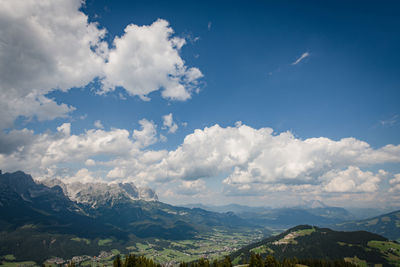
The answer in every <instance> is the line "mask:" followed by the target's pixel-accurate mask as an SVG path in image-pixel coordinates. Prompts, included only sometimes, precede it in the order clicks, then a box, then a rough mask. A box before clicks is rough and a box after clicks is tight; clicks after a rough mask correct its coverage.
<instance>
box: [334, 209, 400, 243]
mask: <svg viewBox="0 0 400 267" xmlns="http://www.w3.org/2000/svg"><path fill="white" fill-rule="evenodd" d="M333 228H334V229H337V230H342V231H354V230H365V231H368V232H371V233H376V234H379V235H382V236H384V237H387V238H389V239H391V240H397V241H398V242H400V210H398V211H394V212H391V213H387V214H383V215H380V216H376V217H373V218H369V219H365V220H359V221H350V222H345V223H340V224H336V225H335V226H333Z"/></svg>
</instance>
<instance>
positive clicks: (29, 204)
mask: <svg viewBox="0 0 400 267" xmlns="http://www.w3.org/2000/svg"><path fill="white" fill-rule="evenodd" d="M0 214H1V215H2V216H1V218H0V226H1V229H0V230H2V231H4V230H8V231H10V230H15V229H17V228H18V227H22V226H24V225H28V224H29V225H34V226H35V228H36V229H38V230H41V231H47V232H51V233H59V234H71V233H74V234H77V235H79V236H82V237H95V236H96V237H97V236H99V235H100V236H101V235H104V236H110V235H112V236H115V237H118V238H124V236H125V235H126V232H125V231H121V230H119V229H116V228H115V227H112V226H108V225H104V224H102V223H99V222H97V221H96V220H94V219H93V218H91V217H89V216H87V215H86V214H85V213H84V211H83V210H82V208H81V207H79V205H77V204H76V203H74V202H73V201H71V200H70V199H68V198H67V197H66V196H65V195H64V194H63V192H62V190H61V188H60V187H53V188H48V187H46V186H44V185H40V184H36V183H35V182H34V181H33V179H32V177H31V176H30V175H27V174H25V173H23V172H15V173H5V174H0Z"/></svg>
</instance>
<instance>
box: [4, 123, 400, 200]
mask: <svg viewBox="0 0 400 267" xmlns="http://www.w3.org/2000/svg"><path fill="white" fill-rule="evenodd" d="M139 123H140V129H135V130H133V131H132V134H130V131H128V130H126V129H111V130H109V131H105V130H102V129H92V130H88V131H86V132H84V133H82V134H80V135H72V134H71V125H70V124H69V123H65V124H62V125H61V126H60V127H58V128H57V129H58V131H57V132H56V133H53V134H52V133H48V132H47V133H43V134H38V135H35V134H34V133H33V132H32V131H29V130H19V131H16V130H14V131H12V132H10V134H3V135H1V136H0V143H8V141H9V140H11V142H9V143H10V145H9V147H6V149H5V150H4V151H3V152H2V153H1V154H0V166H4V167H5V168H6V170H5V171H10V170H11V171H13V170H18V169H22V170H24V171H27V172H30V173H32V174H33V175H34V176H36V177H40V176H42V177H47V176H51V175H54V171H55V170H56V169H62V168H63V166H65V163H68V164H75V168H76V167H79V166H80V165H83V163H85V165H84V166H81V167H79V168H81V169H84V168H83V167H85V168H88V170H89V171H90V167H91V166H94V165H95V166H96V168H102V169H103V172H102V173H103V174H102V175H101V177H102V178H101V177H100V175H97V176H96V177H97V178H96V179H107V180H110V179H111V180H119V181H133V182H135V183H137V184H140V185H146V184H153V185H161V184H163V185H165V183H169V182H171V183H174V184H177V186H176V187H175V188H174V189H178V191H179V192H181V194H186V195H190V194H196V193H197V192H201V191H202V190H205V188H206V185H205V182H204V179H207V178H208V179H217V180H218V182H220V181H221V180H222V188H223V190H224V191H223V192H224V193H225V195H228V196H233V195H244V196H245V195H247V196H250V195H253V196H254V195H258V196H265V194H266V193H267V192H272V193H273V192H292V193H293V195H301V196H304V194H308V195H314V196H318V194H328V195H332V196H334V195H338V194H339V195H340V194H354V193H358V194H359V193H369V194H371V193H378V192H379V190H385V189H383V187H381V184H382V181H383V180H384V178H385V177H388V176H389V175H390V174H388V173H386V172H385V171H383V170H380V171H378V172H377V173H374V172H372V171H366V170H363V169H364V168H370V167H374V168H375V167H376V166H378V165H379V164H384V163H398V162H400V146H399V145H397V146H395V145H386V146H384V147H381V148H376V149H374V148H372V147H371V146H370V145H369V144H368V143H366V142H363V141H360V140H357V139H355V138H344V139H341V140H338V141H334V140H331V139H328V138H324V137H320V138H309V139H305V140H302V139H299V138H296V137H294V136H293V134H291V133H290V132H282V133H279V134H278V133H274V131H273V130H272V129H270V128H261V129H254V128H251V127H249V126H247V125H244V124H241V123H238V124H236V127H226V128H223V127H220V126H219V125H214V126H212V127H208V128H204V129H197V130H195V131H194V132H193V133H192V134H189V135H187V136H186V137H185V139H184V141H183V143H182V144H181V145H180V146H179V147H178V148H176V149H175V150H170V151H166V150H150V149H149V146H150V145H151V144H154V143H155V142H157V130H156V125H155V124H154V123H153V122H151V121H148V120H146V119H143V120H141V121H140V122H139ZM11 135H12V136H11ZM13 138H15V141H12V140H13ZM16 144H20V145H16ZM93 158H96V161H94V160H93ZM100 158H101V160H98V159H100ZM75 174H76V173H74V174H71V173H62V174H60V175H59V176H65V177H72V176H76V175H75ZM83 174H85V173H84V170H83V171H82V175H83ZM104 174H106V175H104ZM83 176H84V177H89V176H88V175H83ZM104 176H105V177H104ZM92 177H95V176H93V175H92ZM399 181H400V178H399V176H398V175H396V176H395V177H394V178H393V179H391V180H390V181H389V183H390V184H391V185H392V189H390V191H391V192H394V191H395V190H397V189H396V188H399V184H400V182H399ZM360 199H362V198H361V197H360Z"/></svg>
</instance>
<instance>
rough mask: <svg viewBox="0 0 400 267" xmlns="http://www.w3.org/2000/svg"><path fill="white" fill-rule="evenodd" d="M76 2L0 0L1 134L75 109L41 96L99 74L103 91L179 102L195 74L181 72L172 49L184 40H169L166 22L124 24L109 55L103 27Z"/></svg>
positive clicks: (185, 96)
mask: <svg viewBox="0 0 400 267" xmlns="http://www.w3.org/2000/svg"><path fill="white" fill-rule="evenodd" d="M82 3H83V1H82V0H57V1H52V0H26V1H6V0H0V5H1V9H0V90H1V92H2V97H1V99H0V129H4V128H9V127H11V126H12V124H13V122H14V120H15V119H16V118H18V117H19V116H23V117H26V118H28V119H30V118H33V117H36V118H37V119H38V120H52V119H54V118H57V117H66V116H68V115H69V113H71V112H72V111H73V110H74V109H75V108H74V107H72V106H68V105H66V104H63V103H58V102H57V101H56V100H54V99H51V98H49V97H48V96H47V94H48V93H49V92H51V91H54V90H61V91H67V90H69V89H70V88H73V87H83V86H85V85H87V84H88V83H90V82H91V81H93V79H94V78H96V77H99V78H100V79H102V82H103V85H104V86H103V92H105V91H110V90H114V88H115V87H116V86H122V87H124V88H125V89H126V90H127V92H128V93H129V94H130V95H138V96H140V97H142V98H143V99H147V97H146V96H147V95H148V94H149V93H151V92H153V91H157V90H162V96H163V97H164V98H168V99H172V100H186V99H188V98H190V96H191V93H192V91H193V90H197V85H198V79H199V78H201V77H202V74H201V72H200V70H199V69H197V68H188V67H186V66H185V62H184V61H183V59H182V58H181V57H180V55H179V52H180V49H181V47H182V46H183V45H184V44H185V39H183V38H178V37H173V36H172V35H173V30H172V28H171V27H170V26H169V25H168V22H167V21H165V20H157V21H156V22H154V23H153V24H152V25H150V26H137V25H134V24H131V25H129V26H127V27H126V29H125V34H124V35H123V36H121V37H119V38H115V40H114V46H113V47H112V48H111V50H109V47H108V44H107V43H106V42H105V41H104V40H103V38H104V36H105V34H106V30H105V29H101V28H100V27H99V25H98V24H96V23H93V22H92V23H89V22H88V17H87V16H86V15H85V14H84V13H83V12H81V11H80V7H81V5H82Z"/></svg>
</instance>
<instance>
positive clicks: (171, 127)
mask: <svg viewBox="0 0 400 267" xmlns="http://www.w3.org/2000/svg"><path fill="white" fill-rule="evenodd" d="M163 126H164V128H165V129H168V132H169V133H175V132H176V130H178V125H177V124H176V123H175V122H174V118H173V117H172V113H169V114H167V115H165V116H163Z"/></svg>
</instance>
